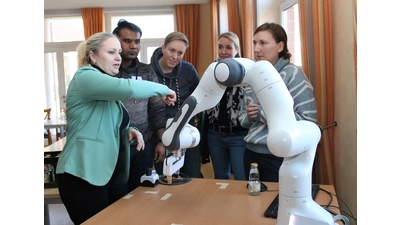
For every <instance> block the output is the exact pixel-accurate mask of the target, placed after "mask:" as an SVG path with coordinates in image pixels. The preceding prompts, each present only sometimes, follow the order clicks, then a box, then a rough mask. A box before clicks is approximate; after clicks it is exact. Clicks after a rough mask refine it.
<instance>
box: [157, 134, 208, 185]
mask: <svg viewBox="0 0 400 225" xmlns="http://www.w3.org/2000/svg"><path fill="white" fill-rule="evenodd" d="M153 142H156V144H157V143H158V139H157V138H154V139H153ZM154 167H155V169H156V171H157V174H159V175H162V174H163V163H154ZM179 172H180V173H184V174H185V175H187V176H189V177H191V178H203V175H202V173H201V148H200V145H197V146H196V147H194V148H188V149H186V152H185V161H184V163H183V166H182V168H181V169H180V170H179Z"/></svg>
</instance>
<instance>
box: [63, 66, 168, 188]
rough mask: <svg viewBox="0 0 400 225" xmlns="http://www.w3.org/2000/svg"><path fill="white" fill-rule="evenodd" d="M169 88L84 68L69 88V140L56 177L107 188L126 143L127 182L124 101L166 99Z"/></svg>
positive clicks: (126, 172) (127, 145)
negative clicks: (61, 176)
mask: <svg viewBox="0 0 400 225" xmlns="http://www.w3.org/2000/svg"><path fill="white" fill-rule="evenodd" d="M168 93H169V88H168V87H167V86H165V85H162V84H159V83H155V82H151V81H143V80H133V79H120V78H116V77H112V76H110V75H107V74H103V73H101V72H100V71H99V70H97V69H95V68H93V67H91V66H84V67H81V68H80V69H79V70H78V71H77V72H76V74H75V76H74V78H73V79H72V80H71V82H70V84H69V86H68V93H67V119H68V122H67V126H66V131H67V137H66V143H65V146H64V148H63V150H62V152H61V154H60V157H59V160H58V164H57V168H56V173H57V174H61V173H65V172H66V173H69V174H72V175H74V176H77V177H80V178H82V179H84V180H86V181H88V182H89V183H91V184H93V185H97V186H103V185H105V184H107V182H108V181H109V180H110V178H111V175H112V174H113V172H114V169H115V166H116V163H117V157H118V151H119V146H120V135H122V137H123V140H124V141H125V156H126V160H125V162H126V164H125V171H124V178H125V180H126V181H127V180H128V176H129V160H130V152H129V151H130V150H129V149H130V148H129V146H130V144H129V141H128V130H129V129H133V128H132V127H129V125H128V126H127V127H126V128H125V129H124V131H123V133H122V134H120V131H119V127H120V125H121V122H122V110H123V109H122V108H123V107H124V106H123V104H122V102H121V101H126V100H131V99H141V98H149V97H153V96H165V95H167V94H168Z"/></svg>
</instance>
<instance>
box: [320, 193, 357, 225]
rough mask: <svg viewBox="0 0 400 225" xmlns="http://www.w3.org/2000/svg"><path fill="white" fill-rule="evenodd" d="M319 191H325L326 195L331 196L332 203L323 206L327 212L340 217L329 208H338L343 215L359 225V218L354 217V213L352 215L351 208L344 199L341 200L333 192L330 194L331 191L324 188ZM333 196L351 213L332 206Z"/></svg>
mask: <svg viewBox="0 0 400 225" xmlns="http://www.w3.org/2000/svg"><path fill="white" fill-rule="evenodd" d="M319 190H321V191H324V192H325V193H327V194H329V196H330V197H331V199H330V201H329V203H328V204H327V205H321V206H322V207H323V208H324V209H325V210H326V211H328V212H329V213H331V214H332V215H335V216H339V215H338V214H337V213H336V212H334V211H332V210H331V209H329V207H334V208H337V209H339V210H340V212H341V213H344V214H346V215H347V216H349V217H350V218H352V219H353V220H354V222H355V223H356V224H357V218H356V217H354V215H353V213H352V212H351V210H350V207H349V206H348V205H347V204H346V203H345V202H344V201H343V200H342V199H340V198H339V197H338V196H337V195H335V194H333V193H332V192H329V191H327V190H325V189H323V188H320V189H319ZM332 196H335V197H336V198H337V199H339V201H340V202H342V203H343V204H344V205H345V206H346V208H347V210H348V211H349V212H347V211H345V210H344V209H342V208H340V207H338V206H334V205H331V204H332V200H333V197H332ZM340 219H341V220H342V221H343V222H346V221H345V220H343V219H342V218H340ZM346 219H347V218H346ZM347 220H348V219H347Z"/></svg>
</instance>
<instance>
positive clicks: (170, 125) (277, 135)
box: [162, 58, 334, 225]
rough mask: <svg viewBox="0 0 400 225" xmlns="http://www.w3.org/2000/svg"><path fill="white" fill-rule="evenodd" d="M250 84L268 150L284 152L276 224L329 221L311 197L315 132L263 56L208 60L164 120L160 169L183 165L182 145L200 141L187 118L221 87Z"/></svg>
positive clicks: (324, 224) (214, 99)
mask: <svg viewBox="0 0 400 225" xmlns="http://www.w3.org/2000/svg"><path fill="white" fill-rule="evenodd" d="M243 85H250V86H251V87H252V88H253V90H254V92H255V93H256V94H257V98H258V99H259V101H260V105H261V107H262V108H263V111H264V113H265V118H267V120H268V130H269V134H268V138H267V145H268V148H269V150H270V151H271V152H272V154H274V155H276V156H279V157H284V161H283V163H282V166H281V168H280V170H279V210H278V218H277V224H278V225H284V224H285V225H287V224H315V225H333V224H334V220H333V218H332V216H331V215H330V214H329V213H328V212H327V211H326V210H324V209H323V208H322V207H321V206H319V205H318V204H317V203H315V202H314V201H313V199H312V197H311V184H312V176H311V175H312V165H313V161H314V157H315V151H316V147H317V144H318V142H319V140H320V137H321V133H320V129H319V127H318V126H317V125H316V124H315V123H312V122H309V121H296V117H295V115H294V111H293V99H292V96H291V95H290V93H289V91H288V90H287V87H286V85H285V84H284V82H283V80H282V78H281V76H280V75H279V73H278V72H277V71H276V69H275V68H274V67H273V65H272V64H271V63H269V62H268V61H258V62H255V61H253V60H251V59H246V58H232V59H224V60H222V61H220V62H214V63H212V64H210V66H209V67H208V68H207V70H206V71H205V73H204V74H203V76H202V78H201V80H200V83H199V85H198V87H197V88H196V90H195V91H194V92H193V93H192V95H191V96H190V97H189V98H188V99H187V100H186V101H185V102H184V103H183V105H182V107H181V109H180V110H179V112H178V113H177V115H176V116H175V118H173V119H169V120H168V122H167V127H166V130H165V132H164V134H163V137H162V141H163V144H164V145H165V146H166V147H167V149H168V150H169V151H172V152H174V154H173V156H170V157H167V158H166V159H165V161H164V175H166V176H167V177H168V176H172V174H173V173H175V172H176V171H177V170H179V168H181V167H182V166H183V159H184V151H183V152H182V149H185V148H189V147H194V146H196V145H197V144H198V143H199V141H200V135H199V132H198V130H197V129H196V128H195V127H193V126H191V125H189V124H188V121H189V120H190V118H192V117H193V116H194V115H196V114H197V113H199V112H201V111H203V110H206V109H209V108H212V107H214V106H215V105H216V104H217V103H218V102H219V101H220V99H221V97H222V95H223V93H224V91H225V89H226V87H232V86H243Z"/></svg>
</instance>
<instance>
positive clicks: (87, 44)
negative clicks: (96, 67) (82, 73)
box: [76, 32, 117, 68]
mask: <svg viewBox="0 0 400 225" xmlns="http://www.w3.org/2000/svg"><path fill="white" fill-rule="evenodd" d="M112 37H114V38H117V36H115V35H114V34H111V33H107V32H99V33H96V34H93V35H92V36H90V37H89V38H88V39H87V40H85V41H83V42H81V43H80V44H79V45H78V47H77V48H76V51H77V52H78V56H77V60H78V68H81V67H82V66H88V65H90V64H92V62H91V60H90V57H89V52H90V51H92V52H93V53H95V54H97V51H98V50H99V48H100V47H101V45H102V44H103V42H104V41H106V40H107V39H109V38H112Z"/></svg>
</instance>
